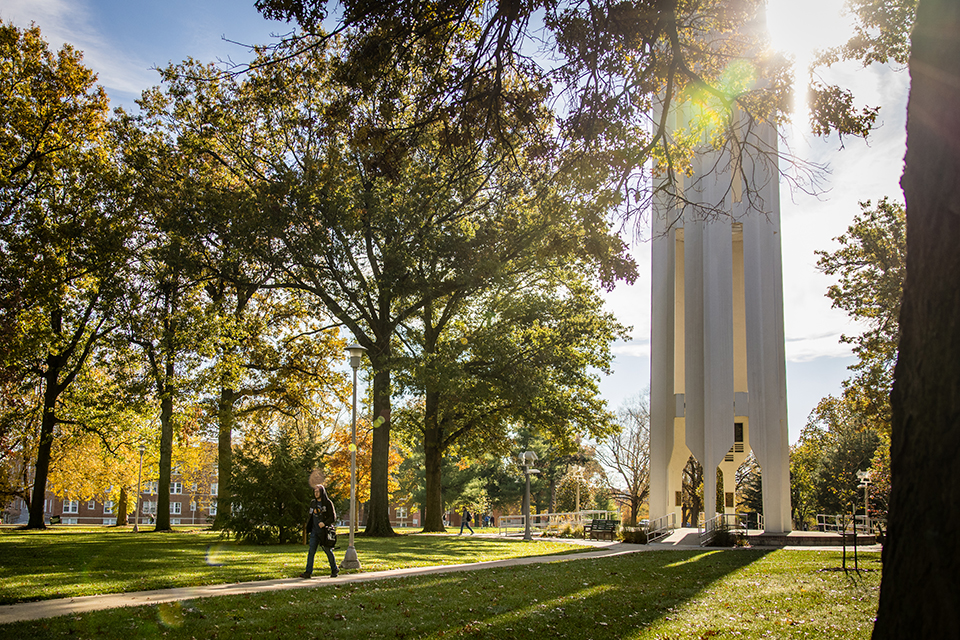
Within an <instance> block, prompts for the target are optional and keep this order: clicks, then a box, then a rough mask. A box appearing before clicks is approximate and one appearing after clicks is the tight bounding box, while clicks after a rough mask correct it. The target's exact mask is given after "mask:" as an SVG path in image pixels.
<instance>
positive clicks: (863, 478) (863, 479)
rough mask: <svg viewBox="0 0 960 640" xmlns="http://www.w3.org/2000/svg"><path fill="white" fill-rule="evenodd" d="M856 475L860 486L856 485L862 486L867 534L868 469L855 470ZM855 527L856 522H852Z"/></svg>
mask: <svg viewBox="0 0 960 640" xmlns="http://www.w3.org/2000/svg"><path fill="white" fill-rule="evenodd" d="M857 477H858V478H860V483H861V484H860V486H859V487H857V488H858V489H859V488H861V487H862V488H863V515H864V517H865V519H866V522H867V534H868V535H869V533H870V484H871V483H870V470H869V469H867V470H866V471H857ZM853 526H854V528H856V526H857V524H856V523H854V524H853Z"/></svg>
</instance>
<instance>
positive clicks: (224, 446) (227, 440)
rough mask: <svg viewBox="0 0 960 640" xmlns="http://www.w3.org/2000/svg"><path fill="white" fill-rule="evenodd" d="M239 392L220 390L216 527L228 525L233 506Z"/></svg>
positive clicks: (214, 524) (214, 523)
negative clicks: (236, 403) (233, 475)
mask: <svg viewBox="0 0 960 640" xmlns="http://www.w3.org/2000/svg"><path fill="white" fill-rule="evenodd" d="M236 397H237V393H236V392H235V391H234V390H233V389H227V388H223V389H221V390H220V400H219V402H218V404H217V422H218V427H219V434H218V437H217V482H218V486H217V515H216V516H215V517H214V519H213V528H214V529H223V528H225V527H226V522H227V518H229V516H230V509H231V508H232V504H231V503H232V502H233V494H232V492H231V490H230V478H231V474H232V473H233V427H234V424H235V422H236V420H235V416H234V413H233V405H234V402H235V400H236Z"/></svg>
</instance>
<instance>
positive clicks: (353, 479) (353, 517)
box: [340, 344, 366, 569]
mask: <svg viewBox="0 0 960 640" xmlns="http://www.w3.org/2000/svg"><path fill="white" fill-rule="evenodd" d="M347 352H348V353H349V354H350V366H351V367H352V368H353V413H352V416H353V417H352V419H351V420H350V425H351V426H350V543H349V545H348V546H347V552H346V553H345V554H344V555H343V562H341V563H340V568H341V569H359V568H360V559H359V558H358V557H357V550H356V548H355V547H354V546H353V533H354V531H356V528H357V368H358V367H359V366H360V357H361V356H362V355H363V354H364V352H366V349H365V348H364V347H361V346H360V345H358V344H352V345H350V346H349V347H347Z"/></svg>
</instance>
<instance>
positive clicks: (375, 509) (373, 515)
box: [357, 354, 396, 537]
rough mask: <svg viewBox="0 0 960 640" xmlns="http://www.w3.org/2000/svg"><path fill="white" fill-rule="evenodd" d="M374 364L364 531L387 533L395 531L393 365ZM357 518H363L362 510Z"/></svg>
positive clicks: (383, 534)
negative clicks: (391, 488) (392, 504)
mask: <svg viewBox="0 0 960 640" xmlns="http://www.w3.org/2000/svg"><path fill="white" fill-rule="evenodd" d="M387 357H389V354H387ZM372 360H373V357H371V361H372ZM374 368H375V373H374V375H373V410H374V418H373V445H372V452H371V453H372V456H371V458H372V459H371V463H370V503H369V510H368V511H367V526H366V529H365V530H364V535H368V536H377V537H386V536H393V535H396V533H395V532H394V530H393V526H391V524H390V495H389V491H388V489H387V481H388V480H389V473H390V469H389V464H390V369H386V368H379V367H376V365H375V367H374ZM357 519H358V520H359V519H360V516H359V514H358V515H357Z"/></svg>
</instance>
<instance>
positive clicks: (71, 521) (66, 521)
mask: <svg viewBox="0 0 960 640" xmlns="http://www.w3.org/2000/svg"><path fill="white" fill-rule="evenodd" d="M60 524H77V519H76V518H64V519H63V520H61V521H60Z"/></svg>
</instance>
